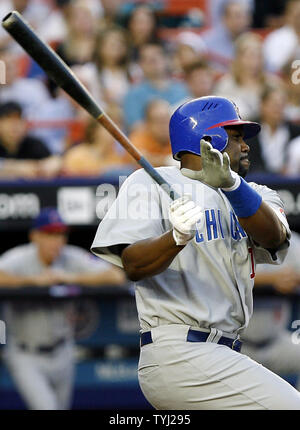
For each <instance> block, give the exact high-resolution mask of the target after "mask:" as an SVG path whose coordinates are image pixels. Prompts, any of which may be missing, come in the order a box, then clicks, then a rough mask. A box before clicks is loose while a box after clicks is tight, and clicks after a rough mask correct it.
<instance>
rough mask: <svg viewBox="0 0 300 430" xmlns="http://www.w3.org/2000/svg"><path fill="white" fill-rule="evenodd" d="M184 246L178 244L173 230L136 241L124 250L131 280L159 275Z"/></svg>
mask: <svg viewBox="0 0 300 430" xmlns="http://www.w3.org/2000/svg"><path fill="white" fill-rule="evenodd" d="M183 248H184V246H177V245H176V243H175V241H174V238H173V233H172V231H169V232H167V233H164V234H163V235H161V236H159V237H156V238H151V239H145V240H141V241H139V242H136V243H134V244H132V245H129V246H128V247H127V248H125V249H124V251H123V252H122V256H121V257H122V262H123V266H124V269H125V272H126V274H127V276H128V278H129V279H130V280H131V281H138V280H140V279H143V278H147V277H149V276H154V275H158V274H159V273H161V272H163V271H164V270H165V269H167V267H169V265H170V264H171V263H172V261H173V259H174V258H175V257H176V255H177V254H178V253H179V252H180V251H181V250H182V249H183Z"/></svg>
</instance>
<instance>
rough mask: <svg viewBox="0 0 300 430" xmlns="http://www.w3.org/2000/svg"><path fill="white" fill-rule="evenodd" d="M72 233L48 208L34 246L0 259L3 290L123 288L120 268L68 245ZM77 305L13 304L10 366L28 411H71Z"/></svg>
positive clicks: (38, 222) (8, 316)
mask: <svg viewBox="0 0 300 430" xmlns="http://www.w3.org/2000/svg"><path fill="white" fill-rule="evenodd" d="M67 234H68V227H67V225H66V224H65V223H64V221H63V220H62V218H61V217H60V215H59V213H58V212H57V211H56V209H55V208H51V207H49V208H44V209H43V210H42V211H41V213H40V214H39V215H38V216H37V218H36V219H35V220H34V221H33V223H32V226H31V229H30V233H29V239H30V243H29V244H25V245H20V246H17V247H15V248H13V249H10V250H9V251H7V252H5V253H4V254H3V255H2V256H1V258H0V288H1V287H6V288H8V287H10V288H18V287H25V286H31V287H37V288H41V287H46V286H53V285H56V286H57V285H59V284H71V285H74V284H75V285H81V286H83V287H87V286H90V287H94V286H95V287H98V286H103V285H104V286H105V285H106V286H108V285H122V284H124V283H125V276H124V274H123V272H122V271H121V270H120V269H119V268H115V267H112V266H111V265H110V264H108V263H106V262H104V261H100V260H96V259H95V258H93V257H92V255H91V254H90V253H88V252H87V251H85V250H84V249H82V248H79V247H77V246H71V245H67V238H68V236H67ZM72 313H74V309H73V306H72V302H70V301H68V300H60V301H59V302H58V301H57V300H54V301H53V300H52V301H50V300H49V301H47V300H46V301H45V298H43V299H42V300H37V299H35V300H32V299H30V298H28V299H23V300H21V301H18V302H8V303H7V304H6V306H5V314H4V315H5V322H6V326H7V329H8V341H7V345H6V347H5V351H4V361H5V363H6V365H7V367H8V369H9V371H10V373H11V376H12V378H13V380H14V383H15V385H16V388H17V390H18V392H19V394H20V395H21V396H22V398H23V400H24V402H25V404H26V406H27V407H28V409H32V410H45V409H48V410H55V409H69V408H70V406H71V400H72V399H71V397H72V390H73V380H74V346H75V344H74V327H73V325H72Z"/></svg>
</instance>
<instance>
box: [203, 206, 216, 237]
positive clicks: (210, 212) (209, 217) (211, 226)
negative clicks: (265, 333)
mask: <svg viewBox="0 0 300 430" xmlns="http://www.w3.org/2000/svg"><path fill="white" fill-rule="evenodd" d="M205 221H206V231H207V240H208V241H210V240H212V239H218V229H217V221H216V214H215V210H214V209H207V210H206V211H205Z"/></svg>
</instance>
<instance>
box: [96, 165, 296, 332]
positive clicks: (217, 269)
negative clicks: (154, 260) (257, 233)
mask: <svg viewBox="0 0 300 430" xmlns="http://www.w3.org/2000/svg"><path fill="white" fill-rule="evenodd" d="M157 170H158V171H159V173H160V174H161V175H162V176H163V177H164V178H165V180H166V181H167V182H168V183H170V184H172V186H173V187H174V189H176V190H177V191H178V192H179V193H180V194H182V193H183V192H184V193H190V194H191V195H192V199H193V201H194V202H195V203H196V204H198V205H199V206H201V207H202V208H203V211H204V215H205V216H204V223H202V224H201V225H200V224H199V225H197V231H196V235H195V237H194V239H193V240H192V241H190V242H189V243H188V244H187V245H186V246H185V247H184V248H183V249H182V251H181V252H180V253H179V254H178V255H177V256H176V257H175V258H174V260H173V261H172V263H171V264H170V266H169V267H168V268H167V269H166V270H165V271H164V272H162V273H160V274H158V275H156V276H152V277H149V278H145V279H142V280H140V281H138V282H136V302H137V308H138V314H139V319H140V325H141V330H142V331H146V330H149V329H150V328H153V327H156V326H159V325H168V324H186V325H190V326H195V327H202V328H218V329H220V330H222V331H223V332H225V333H231V334H235V335H236V334H239V333H240V332H241V331H242V330H243V329H244V328H245V327H246V326H247V325H248V322H249V318H250V316H251V314H252V307H253V305H252V288H253V282H254V274H255V266H256V264H257V263H270V264H280V263H281V262H282V261H283V259H284V258H285V255H286V253H287V248H288V245H289V243H288V241H287V242H286V243H285V244H283V246H282V247H281V248H280V249H279V250H278V251H277V252H276V253H275V254H273V255H271V254H270V252H269V251H267V250H266V249H263V248H261V247H259V246H257V245H256V244H254V242H253V241H252V240H251V238H250V237H248V236H247V234H246V232H245V231H244V230H243V229H242V227H241V226H240V224H239V222H238V219H237V217H236V216H235V213H234V211H233V209H232V207H231V205H230V203H229V201H228V200H227V198H226V197H225V195H224V194H223V193H222V191H221V190H219V189H215V188H212V187H209V186H207V185H205V184H203V183H201V182H199V181H195V180H192V179H189V178H187V177H185V176H183V175H182V174H181V172H180V170H179V168H178V167H160V168H158V169H157ZM250 185H251V186H252V187H253V188H254V189H255V190H256V191H257V192H258V193H259V194H261V195H262V198H263V200H264V201H265V202H266V203H268V204H269V205H270V206H271V207H272V208H273V209H274V211H275V212H276V214H277V215H278V217H279V218H280V220H281V221H282V223H283V224H284V225H285V227H286V229H287V231H288V232H289V226H288V223H287V221H286V218H285V216H284V214H283V213H282V212H283V209H282V202H281V200H280V198H279V196H278V194H277V193H276V192H275V191H273V190H271V189H269V188H267V187H265V186H260V185H257V184H255V183H251V184H250ZM170 202H171V200H170V199H169V197H168V196H167V194H166V193H165V191H164V190H163V189H162V188H161V187H160V186H158V185H157V184H156V183H154V181H153V180H152V178H151V177H150V176H149V175H148V174H147V173H146V172H145V171H144V170H143V169H140V170H137V171H136V172H134V173H133V174H132V175H131V176H130V177H129V178H127V180H126V181H125V182H124V184H123V186H122V187H121V189H120V192H119V195H118V197H117V199H116V200H115V201H114V203H113V204H112V206H111V207H110V209H109V210H108V212H107V213H106V215H105V217H104V219H103V220H102V221H101V222H100V225H99V227H98V230H97V233H96V236H95V239H94V242H93V244H92V251H93V252H94V253H95V254H96V255H98V256H100V257H102V258H104V259H106V260H108V261H110V262H112V263H114V264H117V265H119V266H122V262H121V258H120V256H119V251H118V247H117V246H116V245H118V244H132V243H135V242H137V241H139V240H143V239H147V238H151V237H157V236H159V235H161V234H163V233H165V232H167V231H169V230H170V229H171V228H172V225H171V223H170V221H169V219H168V210H169V205H170Z"/></svg>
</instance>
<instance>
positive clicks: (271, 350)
mask: <svg viewBox="0 0 300 430" xmlns="http://www.w3.org/2000/svg"><path fill="white" fill-rule="evenodd" d="M290 242H291V243H290V247H289V252H288V254H287V257H286V259H285V260H284V263H283V264H281V265H280V266H275V265H271V264H259V265H258V266H257V269H256V274H255V284H254V310H253V315H252V317H251V319H250V324H249V325H248V327H247V328H246V330H245V331H244V332H243V334H242V340H243V348H242V352H243V354H246V355H248V356H249V357H250V358H252V359H253V360H255V361H257V362H258V363H261V364H262V365H263V366H265V367H267V368H268V369H270V370H271V371H272V372H275V373H277V374H279V375H282V376H288V375H290V374H297V376H298V380H297V389H298V390H300V348H299V344H297V343H293V338H292V332H291V331H289V330H288V323H289V322H290V321H291V317H292V312H291V308H292V304H291V300H292V297H286V295H289V294H293V293H296V292H297V290H298V289H299V287H300V266H299V255H300V235H299V234H298V233H296V232H293V231H292V236H291V241H290ZM262 287H269V288H272V290H270V289H269V293H268V295H265V296H262V295H259V289H260V288H262ZM256 291H257V294H255V292H256ZM278 293H279V294H278ZM290 328H292V327H290ZM296 328H298V327H296Z"/></svg>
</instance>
